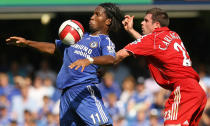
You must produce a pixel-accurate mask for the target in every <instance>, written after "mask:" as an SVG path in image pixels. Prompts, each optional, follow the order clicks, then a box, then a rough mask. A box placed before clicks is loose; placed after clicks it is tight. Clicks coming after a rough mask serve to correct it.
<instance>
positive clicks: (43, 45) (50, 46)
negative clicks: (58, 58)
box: [6, 36, 55, 54]
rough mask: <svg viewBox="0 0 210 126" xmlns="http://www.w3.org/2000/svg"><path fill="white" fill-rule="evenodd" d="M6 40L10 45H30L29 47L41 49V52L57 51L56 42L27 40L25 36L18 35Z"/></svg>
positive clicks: (51, 52)
mask: <svg viewBox="0 0 210 126" xmlns="http://www.w3.org/2000/svg"><path fill="white" fill-rule="evenodd" d="M6 42H7V44H8V45H15V46H20V47H24V46H29V47H32V48H35V49H37V50H39V51H40V52H45V53H49V54H54V52H55V44H54V43H49V42H38V41H31V40H26V39H25V38H22V37H16V36H13V37H10V38H8V39H6Z"/></svg>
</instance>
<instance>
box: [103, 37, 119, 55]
mask: <svg viewBox="0 0 210 126" xmlns="http://www.w3.org/2000/svg"><path fill="white" fill-rule="evenodd" d="M101 48H102V55H110V56H113V57H115V55H116V54H115V45H114V43H113V42H112V41H111V40H110V38H108V37H106V38H104V39H103V40H102V43H101Z"/></svg>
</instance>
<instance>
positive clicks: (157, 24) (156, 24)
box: [154, 21, 161, 29]
mask: <svg viewBox="0 0 210 126" xmlns="http://www.w3.org/2000/svg"><path fill="white" fill-rule="evenodd" d="M154 25H155V26H154V27H155V29H156V28H160V27H161V26H160V22H158V21H156V22H155V23H154Z"/></svg>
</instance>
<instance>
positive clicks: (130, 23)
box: [122, 15, 134, 31]
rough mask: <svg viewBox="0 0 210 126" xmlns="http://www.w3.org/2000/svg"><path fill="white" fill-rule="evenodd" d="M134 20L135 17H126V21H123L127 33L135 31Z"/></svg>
mask: <svg viewBox="0 0 210 126" xmlns="http://www.w3.org/2000/svg"><path fill="white" fill-rule="evenodd" d="M133 18H134V16H130V15H125V19H124V20H123V21H122V24H123V26H124V29H125V30H126V31H129V30H131V29H133Z"/></svg>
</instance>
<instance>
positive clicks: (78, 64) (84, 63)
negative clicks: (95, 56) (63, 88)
mask: <svg viewBox="0 0 210 126" xmlns="http://www.w3.org/2000/svg"><path fill="white" fill-rule="evenodd" d="M88 65H90V61H89V60H88V59H79V60H77V61H75V62H73V63H72V64H70V65H69V68H70V69H73V68H75V70H78V69H79V68H80V67H82V69H81V72H83V71H84V69H85V67H86V66H88Z"/></svg>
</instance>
